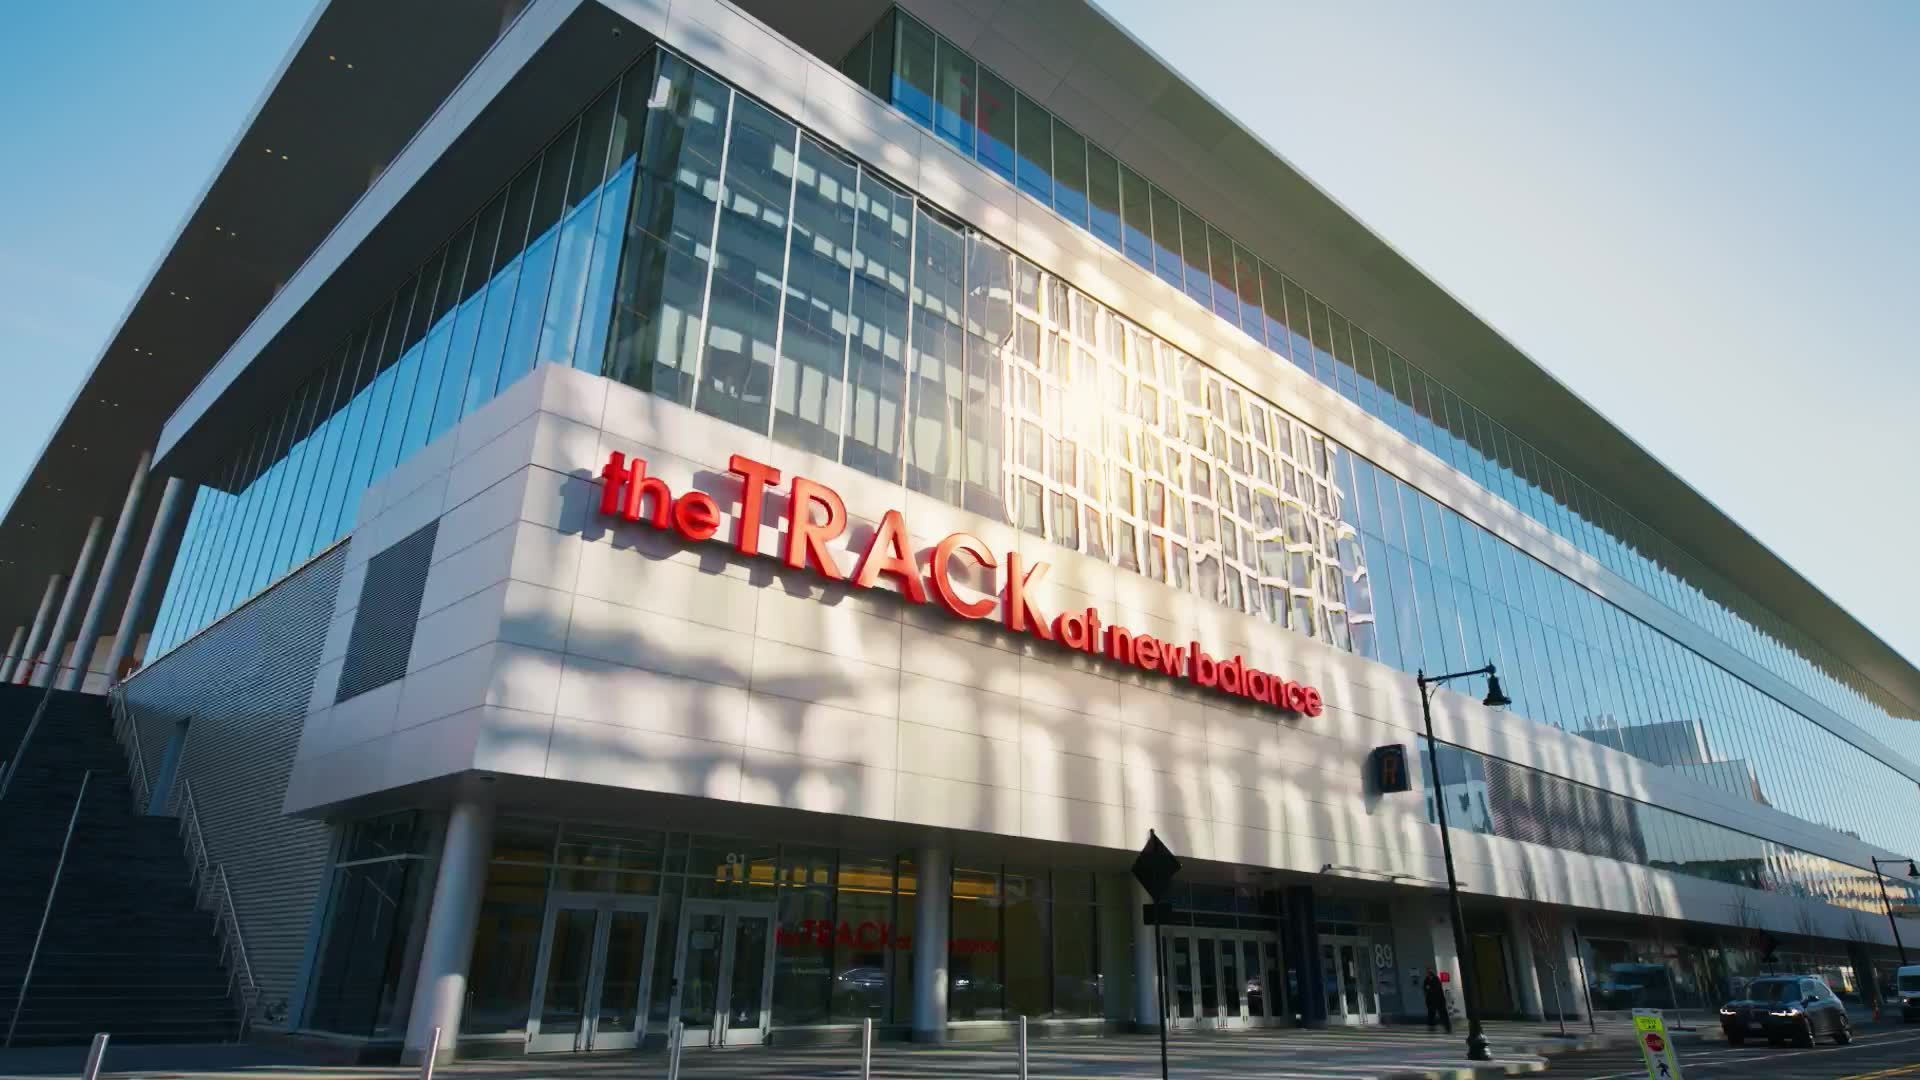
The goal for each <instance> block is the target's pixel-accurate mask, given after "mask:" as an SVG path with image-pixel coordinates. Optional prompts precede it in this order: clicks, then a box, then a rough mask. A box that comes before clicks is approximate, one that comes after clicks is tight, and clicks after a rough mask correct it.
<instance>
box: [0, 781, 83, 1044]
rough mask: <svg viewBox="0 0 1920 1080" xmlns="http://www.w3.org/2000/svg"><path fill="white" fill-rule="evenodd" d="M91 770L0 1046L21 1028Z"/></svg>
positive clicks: (75, 803)
mask: <svg viewBox="0 0 1920 1080" xmlns="http://www.w3.org/2000/svg"><path fill="white" fill-rule="evenodd" d="M92 779H93V770H92V769H88V770H87V771H86V772H84V773H81V774H80V792H79V794H77V795H75V796H74V797H73V814H72V815H71V816H69V817H68V818H67V835H66V838H65V839H63V840H61V841H60V861H59V862H56V863H54V864H53V881H52V883H51V884H49V885H48V886H47V904H46V906H45V907H43V908H41V909H40V929H39V930H37V931H35V932H34V935H33V951H32V952H30V953H28V954H27V970H26V973H25V974H24V975H22V976H20V991H19V993H17V994H15V995H14V997H13V1019H12V1020H11V1021H9V1022H8V1023H7V1038H6V1041H5V1042H4V1043H0V1046H9V1047H10V1046H12V1045H13V1032H14V1029H15V1028H17V1027H19V1026H20V1009H21V1007H22V1006H24V1005H25V1004H26V1003H27V986H28V985H29V984H30V983H32V982H33V968H34V965H35V964H36V963H38V962H39V960H40V942H41V940H42V939H43V938H45V937H46V936H47V920H48V919H50V918H52V917H53V897H54V894H55V893H57V892H59V891H60V875H61V874H63V873H65V872H66V869H67V849H68V848H70V847H72V846H73V827H74V826H75V825H77V824H79V822H80V804H81V803H82V802H83V801H85V799H86V797H87V783H88V782H89V781H91V780H92Z"/></svg>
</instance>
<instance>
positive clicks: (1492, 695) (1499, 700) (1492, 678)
mask: <svg viewBox="0 0 1920 1080" xmlns="http://www.w3.org/2000/svg"><path fill="white" fill-rule="evenodd" d="M1480 703H1481V704H1482V705H1485V706H1486V707H1487V708H1489V709H1504V708H1506V707H1507V706H1509V705H1511V704H1513V699H1512V698H1510V697H1508V696H1507V692H1506V691H1505V690H1502V689H1500V676H1498V675H1494V674H1488V675H1487V696H1486V698H1485V699H1483V700H1482V701H1481V702H1480Z"/></svg>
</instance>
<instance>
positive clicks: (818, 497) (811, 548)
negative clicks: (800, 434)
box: [780, 476, 847, 581]
mask: <svg viewBox="0 0 1920 1080" xmlns="http://www.w3.org/2000/svg"><path fill="white" fill-rule="evenodd" d="M815 505H818V506H820V507H821V508H822V509H824V510H825V511H826V512H827V520H825V521H823V522H820V523H819V524H815V523H814V520H813V508H814V506H815ZM846 531H847V506H846V504H845V503H843V502H841V501H840V493H839V492H837V491H835V490H833V489H832V488H830V487H828V486H826V485H825V484H816V483H814V482H813V481H811V480H809V479H807V478H806V477H804V476H796V477H794V478H793V486H792V487H790V488H789V489H788V490H787V546H786V551H785V553H784V554H782V555H781V557H780V558H781V561H782V562H785V563H786V564H787V565H788V566H791V567H793V568H794V569H795V570H804V569H806V566H807V564H808V563H812V564H813V568H814V569H815V570H817V571H819V572H820V574H821V575H822V576H824V577H830V578H832V579H833V580H835V581H845V580H846V577H847V575H846V574H845V573H843V572H842V571H841V569H840V564H839V563H837V562H834V561H833V553H832V552H830V551H828V550H827V541H829V540H832V539H833V538H834V537H836V536H839V535H840V534H841V533H843V532H846Z"/></svg>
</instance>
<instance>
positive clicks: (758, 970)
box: [672, 900, 773, 1046]
mask: <svg viewBox="0 0 1920 1080" xmlns="http://www.w3.org/2000/svg"><path fill="white" fill-rule="evenodd" d="M680 927H681V929H680V950H679V955H678V956H677V957H676V958H675V960H674V969H673V970H674V988H675V989H674V995H673V997H674V1000H673V1006H672V1008H673V1015H676V1016H678V1017H680V1020H681V1022H682V1023H683V1024H685V1025H686V1031H685V1038H686V1045H688V1046H699V1045H702V1044H704V1045H707V1046H745V1045H750V1044H753V1043H761V1042H765V1041H766V1037H767V1028H768V994H769V992H770V991H771V990H772V982H771V979H770V978H769V976H770V975H771V974H772V973H773V964H772V960H771V956H770V953H771V950H772V949H773V905H772V904H765V903H746V902H742V901H737V900H688V901H687V902H686V906H685V908H684V909H683V917H682V918H681V921H680Z"/></svg>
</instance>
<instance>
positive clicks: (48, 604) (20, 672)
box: [7, 574, 67, 683]
mask: <svg viewBox="0 0 1920 1080" xmlns="http://www.w3.org/2000/svg"><path fill="white" fill-rule="evenodd" d="M66 580H67V579H66V578H64V577H61V576H60V575H59V574H53V575H50V576H49V577H48V578H47V591H46V592H45V593H42V594H41V596H40V610H39V611H37V612H35V613H34V616H33V628H32V629H31V630H28V631H27V644H26V647H25V648H23V649H21V650H20V658H19V659H18V660H15V661H14V663H13V670H12V671H9V672H8V673H7V681H8V682H10V683H24V682H26V681H27V676H28V675H31V674H33V660H34V657H36V656H39V655H40V643H41V642H43V641H45V640H47V620H48V619H50V618H52V617H53V601H54V597H56V596H59V595H60V586H61V585H62V584H64V583H65V582H66Z"/></svg>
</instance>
